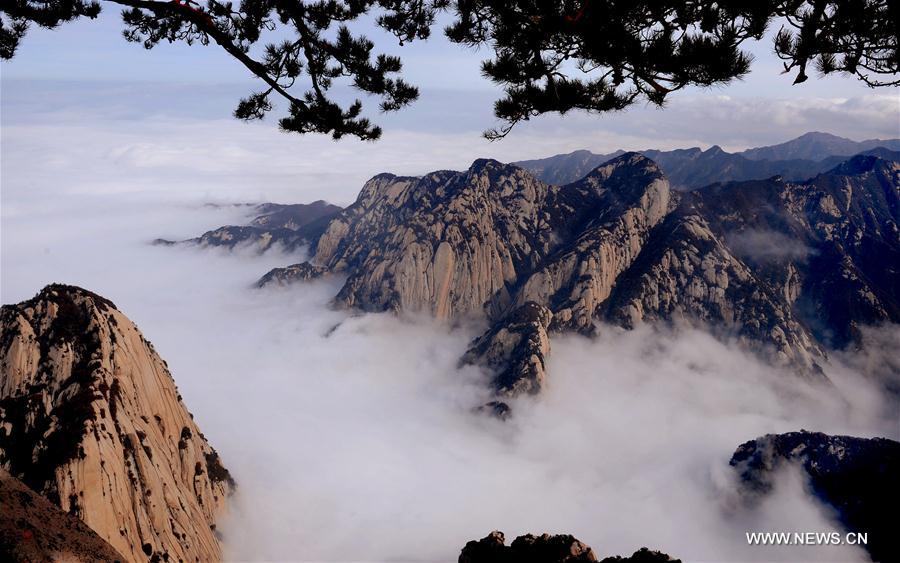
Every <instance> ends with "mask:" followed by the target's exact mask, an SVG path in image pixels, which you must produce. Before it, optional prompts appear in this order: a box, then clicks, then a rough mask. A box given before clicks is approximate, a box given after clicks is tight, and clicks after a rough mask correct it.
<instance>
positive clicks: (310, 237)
mask: <svg viewBox="0 0 900 563" xmlns="http://www.w3.org/2000/svg"><path fill="white" fill-rule="evenodd" d="M340 210H341V208H340V207H338V206H337V205H332V204H330V203H327V202H325V201H322V200H319V201H315V202H313V203H309V204H305V203H297V204H291V205H282V204H278V203H261V204H258V205H254V206H253V212H254V214H255V216H254V218H253V219H252V220H251V221H250V223H249V224H247V225H226V226H224V227H219V228H217V229H213V230H211V231H207V232H205V233H203V234H202V235H200V236H199V237H194V238H191V239H187V240H182V241H174V240H168V239H162V238H160V239H156V240H155V241H153V243H154V244H157V245H164V246H172V245H175V244H195V245H199V246H216V247H225V248H230V249H233V248H235V247H236V246H247V247H253V248H256V249H257V250H258V251H259V252H265V251H267V250H269V249H270V248H272V247H273V246H275V245H280V246H281V248H282V249H284V250H296V249H297V248H299V247H301V246H307V245H311V244H315V241H316V240H318V238H319V237H320V236H321V235H322V231H324V230H325V227H326V226H328V223H329V221H331V219H332V217H334V216H335V215H336V214H337V213H338V212H339V211H340Z"/></svg>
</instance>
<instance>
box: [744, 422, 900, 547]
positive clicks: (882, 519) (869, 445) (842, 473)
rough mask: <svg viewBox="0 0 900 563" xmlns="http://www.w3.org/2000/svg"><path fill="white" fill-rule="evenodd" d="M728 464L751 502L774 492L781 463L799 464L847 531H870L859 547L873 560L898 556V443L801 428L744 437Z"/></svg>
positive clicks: (815, 492) (899, 487)
mask: <svg viewBox="0 0 900 563" xmlns="http://www.w3.org/2000/svg"><path fill="white" fill-rule="evenodd" d="M730 463H731V466H732V467H733V468H734V470H735V472H736V473H737V475H738V476H739V479H740V490H741V491H742V492H743V494H744V495H745V499H746V500H747V501H748V504H750V505H751V506H752V505H755V504H756V502H757V501H758V500H759V499H760V498H762V497H764V496H766V495H770V494H777V493H778V491H777V488H776V487H775V480H776V476H777V474H778V472H779V470H780V469H781V468H783V467H785V466H788V465H794V466H795V467H799V468H800V469H801V470H802V471H803V472H804V473H805V475H806V477H807V478H808V480H809V488H810V490H811V492H812V494H813V495H814V496H815V497H816V498H818V499H819V500H820V501H821V502H823V503H825V504H826V505H828V506H829V507H830V508H831V509H833V510H834V511H835V512H836V513H837V515H838V518H839V520H840V522H841V524H843V525H844V527H845V528H846V529H847V530H848V531H850V532H861V533H868V542H867V543H866V545H864V546H862V547H865V549H866V550H867V551H868V552H869V555H870V556H871V557H872V560H873V561H885V562H887V561H898V560H900V541H898V538H897V534H896V533H895V532H896V525H895V524H894V521H895V520H896V512H897V502H898V501H900V481H898V480H897V475H898V474H900V443H898V442H895V441H893V440H888V439H886V438H872V439H869V438H856V437H853V436H829V435H827V434H822V433H821V432H807V431H805V430H801V431H800V432H788V433H786V434H767V435H765V436H762V437H760V438H757V439H755V440H750V441H749V442H745V443H744V444H741V445H740V446H739V447H738V448H737V450H735V452H734V455H733V456H732V457H731V462H730Z"/></svg>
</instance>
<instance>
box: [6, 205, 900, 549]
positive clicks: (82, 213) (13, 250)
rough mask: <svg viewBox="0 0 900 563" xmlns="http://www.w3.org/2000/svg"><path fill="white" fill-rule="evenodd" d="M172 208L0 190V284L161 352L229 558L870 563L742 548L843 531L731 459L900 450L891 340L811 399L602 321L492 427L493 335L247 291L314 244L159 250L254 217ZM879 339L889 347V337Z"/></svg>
mask: <svg viewBox="0 0 900 563" xmlns="http://www.w3.org/2000/svg"><path fill="white" fill-rule="evenodd" d="M161 200H162V198H160V197H153V196H151V195H148V194H147V193H144V192H139V193H129V192H123V193H120V194H115V195H109V194H101V195H91V194H84V193H79V194H67V195H61V196H60V197H58V198H54V199H52V200H48V199H45V198H37V197H35V198H27V197H20V198H18V199H17V200H15V201H13V202H12V203H14V205H9V203H10V202H9V200H4V206H3V216H2V220H3V221H2V227H3V231H2V251H3V268H2V278H0V280H2V287H0V292H2V301H3V303H14V302H18V301H21V300H23V299H26V298H29V297H31V296H32V295H34V294H35V293H36V292H37V291H38V290H39V289H40V288H41V287H43V286H44V285H46V284H48V283H51V282H62V283H70V284H76V285H80V286H83V287H85V288H88V289H90V290H92V291H95V292H98V293H100V294H101V295H104V296H105V297H108V298H110V299H111V300H112V301H114V302H115V303H116V305H117V306H118V307H119V308H120V309H121V310H122V311H123V312H124V313H125V314H126V315H127V316H129V317H130V318H131V319H132V320H133V321H134V322H135V323H136V324H137V325H138V327H139V328H140V329H141V330H142V332H143V333H144V336H145V337H146V338H147V339H149V340H150V341H151V342H153V344H154V346H155V348H156V350H157V351H158V353H159V354H160V355H161V356H162V358H163V359H165V360H166V361H167V362H168V364H169V367H170V369H171V371H172V374H173V376H174V378H175V381H176V383H177V384H178V386H179V388H180V391H181V393H182V395H183V397H184V401H185V403H186V405H187V406H188V408H189V409H190V410H191V411H192V413H193V414H194V416H195V420H196V421H197V423H198V425H199V426H200V428H201V429H202V430H203V432H204V434H205V435H206V436H207V438H208V439H209V441H210V443H211V444H212V445H213V446H214V447H215V448H217V449H218V450H219V452H220V453H221V455H222V457H223V460H224V462H225V464H226V466H227V467H228V468H229V469H230V470H231V472H232V474H233V475H234V477H235V479H236V480H237V482H238V487H239V488H238V493H237V494H236V496H235V497H234V499H233V503H232V508H231V512H230V514H229V515H228V517H227V518H226V519H225V520H224V522H222V524H221V526H220V527H219V529H220V530H221V531H222V533H223V534H224V538H225V549H226V556H227V558H228V559H229V560H235V561H250V560H253V561H262V560H270V561H276V560H277V561H358V560H367V561H373V560H378V561H386V560H398V561H452V560H455V559H456V557H457V555H458V553H459V550H460V548H461V547H462V546H463V545H464V544H465V543H466V541H468V540H471V539H477V538H480V537H483V536H484V535H486V534H487V533H488V532H490V531H491V530H494V529H500V530H503V531H504V532H505V533H506V534H507V537H514V536H515V535H518V534H522V533H528V532H535V533H541V532H550V533H571V534H573V535H575V536H576V537H578V538H579V539H581V540H582V541H584V542H586V543H588V544H589V545H591V546H592V547H593V548H594V550H595V552H596V553H597V554H598V555H600V556H601V557H602V556H606V555H612V554H628V553H631V552H633V551H635V550H636V549H638V548H639V547H641V546H649V547H651V548H653V549H660V550H663V551H665V552H668V553H670V554H672V555H674V556H676V557H680V558H682V559H683V560H686V561H713V560H715V561H752V560H758V561H773V560H792V561H796V560H804V559H805V560H819V561H821V560H839V561H853V560H860V561H865V560H866V556H865V553H863V552H862V551H860V550H858V549H856V548H852V547H847V546H845V547H835V546H822V547H809V546H807V547H794V548H788V547H783V546H781V547H759V546H753V547H751V546H748V545H747V542H746V540H745V536H744V533H745V532H750V531H770V530H772V531H803V532H805V531H831V530H839V529H840V528H839V527H838V526H837V524H835V522H834V520H833V515H832V514H829V513H828V512H827V511H826V510H824V509H822V508H821V507H820V506H819V505H818V504H816V503H814V502H812V501H811V500H809V497H808V496H807V495H806V494H805V492H804V486H805V484H804V482H803V479H802V477H800V476H799V475H796V474H785V475H783V476H782V478H781V481H780V483H779V486H778V494H776V495H774V496H772V497H770V498H769V499H767V500H765V501H764V502H763V503H762V504H761V505H760V506H758V507H756V508H752V509H751V508H746V507H744V506H743V504H742V503H741V502H740V499H739V498H737V496H736V494H735V492H734V491H735V486H734V485H735V483H734V477H733V474H732V472H731V471H730V469H729V467H728V459H729V458H730V456H731V454H732V452H733V451H734V449H735V448H736V447H737V446H738V445H739V444H741V443H742V442H744V441H746V440H749V439H752V438H755V437H757V436H760V435H762V434H765V433H767V432H785V431H794V430H799V429H801V428H805V429H808V430H818V431H824V432H828V433H843V434H852V435H857V436H886V437H890V438H894V439H896V438H897V437H898V436H897V434H898V432H897V421H896V415H895V414H894V412H895V411H894V412H892V410H891V409H890V405H887V404H885V402H884V400H883V399H882V397H883V394H882V392H881V390H880V388H879V386H878V385H877V384H876V383H874V382H873V381H872V377H873V376H872V375H871V374H873V373H875V374H877V373H884V372H885V371H887V372H894V370H895V368H896V366H893V367H892V366H891V365H890V362H891V361H895V360H891V357H890V356H891V355H890V354H886V355H885V353H884V351H883V350H882V351H881V352H878V349H877V348H876V350H875V352H873V353H872V354H868V355H866V356H863V355H861V354H859V353H851V352H844V353H842V354H834V355H833V356H832V358H833V363H832V364H831V365H829V366H828V367H827V368H826V372H827V374H828V376H829V378H830V379H831V381H832V382H833V384H834V385H833V386H832V387H827V386H811V385H809V384H807V383H805V382H803V381H802V380H801V379H800V378H798V377H796V376H794V375H792V374H790V373H785V372H782V371H778V370H776V369H774V368H772V367H770V366H767V365H765V364H764V363H762V362H760V361H759V360H758V359H756V358H755V357H754V356H752V355H750V354H748V353H745V352H742V351H741V350H740V349H739V348H738V347H737V346H736V345H734V344H729V343H723V342H721V341H719V340H716V339H714V338H712V337H711V336H709V335H708V334H706V333H704V332H702V331H696V330H681V331H679V332H677V333H675V332H672V331H667V330H660V329H653V328H651V327H642V328H639V329H637V330H634V331H630V332H629V331H623V330H620V329H617V328H615V327H609V326H602V327H600V331H599V332H600V336H599V337H597V338H594V339H586V338H583V337H577V336H565V337H557V338H554V340H553V344H552V345H553V352H552V355H551V357H550V360H549V365H548V373H549V378H550V379H549V385H548V387H547V389H546V392H544V393H543V394H542V395H540V396H539V397H536V398H521V399H517V400H514V401H513V402H512V407H513V412H514V415H513V418H512V419H511V420H509V421H506V422H501V421H499V420H496V419H493V418H491V417H488V416H484V415H477V414H474V413H473V412H472V408H473V407H475V406H477V405H479V404H481V403H482V402H484V401H485V400H486V399H487V398H488V397H489V396H490V394H489V390H488V388H487V382H486V376H485V374H483V373H481V372H480V371H479V370H478V369H476V368H474V367H468V368H463V369H459V368H458V367H457V361H458V359H459V357H460V355H461V354H462V353H463V351H464V350H465V348H466V345H467V343H468V341H469V340H470V339H471V338H472V337H473V336H475V335H476V334H478V331H479V330H481V329H482V328H483V327H480V326H449V325H446V324H440V323H437V322H435V321H433V320H431V319H429V318H425V317H419V316H403V317H395V316H393V315H390V314H365V315H360V314H354V313H352V312H348V311H339V310H334V309H332V308H331V307H330V305H329V302H330V299H331V297H332V296H333V295H334V294H335V293H336V292H337V290H338V288H339V287H340V283H341V281H342V280H340V279H329V280H322V281H319V282H314V283H311V284H307V285H296V286H292V287H287V288H271V289H264V290H256V289H253V288H252V287H251V286H252V283H253V282H254V281H255V280H256V279H257V278H258V277H259V276H260V275H262V274H263V273H265V272H266V271H267V270H268V269H270V268H272V267H275V266H280V265H285V264H289V263H293V262H297V261H301V260H302V259H304V258H305V256H304V254H303V252H302V251H301V252H298V253H294V254H287V253H284V252H282V251H278V250H275V251H270V252H267V253H265V254H262V255H259V254H258V253H256V252H254V251H253V249H248V248H245V249H240V248H239V249H237V250H235V251H231V252H229V251H224V250H220V249H202V248H198V247H193V246H183V247H157V246H152V245H150V244H148V241H150V240H152V239H154V238H156V237H159V236H162V237H166V238H182V239H183V238H188V237H190V236H194V235H196V234H199V233H201V232H203V231H204V230H206V229H208V228H212V227H215V226H219V225H222V224H229V223H241V222H244V221H246V220H247V217H246V216H245V215H246V213H247V212H248V209H247V208H246V207H234V206H223V207H212V206H207V205H204V204H205V203H208V202H209V201H208V199H206V198H202V197H196V198H195V199H193V200H192V199H191V198H190V197H188V196H184V197H182V198H180V200H179V202H178V203H171V202H170V201H171V198H168V201H169V202H163V201H161ZM872 330H873V331H875V333H876V334H878V335H880V338H881V339H882V341H883V342H891V341H893V342H896V341H897V338H898V332H897V329H896V327H893V328H891V327H888V328H882V329H879V330H877V331H876V330H875V329H872ZM879 353H880V354H881V355H880V356H879ZM879 370H881V371H880V372H879ZM866 373H868V374H869V375H866Z"/></svg>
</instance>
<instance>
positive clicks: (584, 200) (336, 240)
mask: <svg viewBox="0 0 900 563" xmlns="http://www.w3.org/2000/svg"><path fill="white" fill-rule="evenodd" d="M898 210H900V165H898V163H897V162H894V161H889V160H884V159H882V158H879V157H876V156H872V155H861V156H857V157H853V158H851V159H849V160H848V161H847V162H845V163H842V164H840V165H839V166H837V167H836V168H834V169H833V170H831V171H830V172H827V173H824V174H820V175H819V176H817V177H815V178H812V179H810V180H808V181H805V182H800V183H791V182H785V181H784V180H783V179H781V178H770V179H768V180H759V181H749V182H733V183H729V184H713V185H711V186H707V187H705V188H702V189H699V190H694V191H691V192H687V193H677V192H673V191H672V190H671V189H670V187H669V184H668V181H667V180H666V177H665V175H664V174H663V173H662V172H661V170H660V168H659V167H658V166H657V165H656V164H655V163H654V162H653V161H651V160H649V159H648V158H646V157H645V156H642V155H640V154H637V153H625V154H622V155H620V156H617V157H616V158H613V159H612V160H610V161H608V162H606V163H604V164H603V165H601V166H599V167H597V168H595V169H594V170H592V171H591V172H590V173H589V174H588V175H586V176H585V177H584V178H582V179H581V180H579V181H577V182H574V183H572V184H568V185H565V186H553V185H549V184H545V183H543V182H541V181H539V180H537V179H535V178H534V177H533V176H532V175H531V174H530V173H529V172H527V171H525V170H523V169H521V168H518V167H516V166H512V165H505V164H501V163H499V162H497V161H493V160H477V161H475V162H474V163H473V164H472V166H471V167H470V168H469V169H468V170H467V171H464V172H450V171H440V172H434V173H431V174H427V175H425V176H423V177H420V178H413V177H398V176H393V175H390V174H381V175H378V176H376V177H374V178H373V179H372V180H370V181H369V182H367V183H366V185H365V186H364V187H363V190H362V191H361V193H360V195H359V197H358V199H357V201H356V202H355V203H354V204H353V205H351V206H350V207H348V208H347V209H345V210H343V211H342V212H340V213H338V214H337V215H336V216H335V217H334V219H332V221H331V222H330V223H329V225H328V226H327V228H325V229H324V231H323V234H322V236H321V238H319V239H318V241H317V244H316V253H315V255H314V256H313V258H312V259H311V260H310V263H309V264H306V265H295V266H291V267H289V268H288V269H287V270H284V271H277V270H276V271H273V272H272V273H270V274H269V275H267V277H264V278H263V279H262V280H260V283H269V282H272V281H277V282H278V283H282V284H284V283H289V282H291V281H293V280H305V279H311V278H313V277H317V276H320V275H322V274H324V272H326V271H327V272H341V273H342V274H343V275H345V276H347V280H346V283H345V284H344V286H343V287H342V288H341V290H340V291H339V293H338V294H337V296H336V297H335V303H336V304H337V305H339V306H343V307H353V308H358V309H362V310H370V311H384V310H393V311H401V310H403V311H407V310H413V311H427V312H429V313H431V314H432V315H434V316H436V317H438V318H442V319H448V320H451V319H460V318H467V317H474V318H478V319H487V320H488V322H489V323H490V325H491V326H490V328H489V329H488V331H487V332H486V333H485V334H484V335H482V336H481V337H479V338H477V339H476V340H475V341H473V343H472V346H471V349H470V350H469V352H468V353H467V354H466V356H465V357H464V358H463V361H464V362H465V363H474V364H479V365H482V366H485V367H486V369H487V370H488V371H490V372H491V377H492V379H493V381H494V384H495V387H496V388H497V390H498V392H499V393H500V395H502V396H510V395H515V394H517V393H520V392H527V393H534V392H537V391H538V390H540V388H541V387H542V386H543V385H544V384H545V383H546V382H547V377H546V373H545V367H544V366H545V359H546V356H547V354H548V353H549V349H550V340H551V338H552V336H551V335H552V334H553V333H557V332H563V331H576V332H580V333H583V334H588V335H590V334H592V333H593V332H594V331H595V326H596V323H597V322H598V321H599V322H609V323H614V324H617V325H619V326H622V327H625V328H633V327H635V326H637V325H638V324H640V323H644V322H651V323H665V324H671V325H676V326H677V325H685V324H686V325H690V326H698V327H704V328H708V329H710V330H711V331H712V332H713V333H714V334H717V335H719V336H720V337H722V338H725V339H729V340H731V339H736V340H737V341H739V342H741V343H743V344H744V345H746V346H747V347H748V348H750V349H752V350H754V351H755V352H757V353H759V354H761V355H763V356H765V357H766V358H767V359H770V360H773V361H774V362H775V363H776V364H779V365H783V366H786V367H788V368H790V369H792V370H794V371H796V372H798V373H800V374H802V375H805V376H807V377H810V378H812V379H819V380H822V379H824V377H823V375H822V370H821V365H822V364H823V363H824V362H825V361H827V358H826V354H825V349H826V348H829V347H838V348H840V347H843V346H846V345H848V344H850V343H858V342H859V341H860V334H861V328H862V327H863V326H865V325H870V324H879V323H885V322H900V289H898V288H900V272H898V271H896V269H892V268H885V267H884V264H893V263H898V262H900V234H898V233H900V229H898V226H897V225H898V221H900V217H898V213H900V211H898ZM523 318H529V319H531V320H528V321H523ZM546 319H549V325H546V326H545V324H544V322H543V321H544V320H546Z"/></svg>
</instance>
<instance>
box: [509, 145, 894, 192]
mask: <svg viewBox="0 0 900 563" xmlns="http://www.w3.org/2000/svg"><path fill="white" fill-rule="evenodd" d="M896 151H900V139H885V140H881V139H871V140H867V141H859V142H857V141H852V140H850V139H845V138H843V137H837V136H835V135H831V134H828V133H807V134H805V135H802V136H800V137H797V138H796V139H793V140H791V141H788V142H786V143H781V144H779V145H772V146H769V147H759V148H754V149H748V150H745V151H742V152H737V153H729V152H726V151H724V150H722V148H721V147H719V146H713V147H711V148H709V149H707V150H705V151H704V150H701V149H699V148H697V147H694V148H690V149H676V150H671V151H661V150H656V149H648V150H644V151H638V152H640V153H641V154H643V155H644V156H646V157H648V158H650V159H652V160H653V161H654V162H656V163H657V164H658V165H659V166H660V168H661V169H662V171H663V172H664V173H665V174H666V176H667V177H668V178H669V181H670V182H671V183H672V187H673V188H675V189H679V190H684V189H693V188H700V187H703V186H706V185H709V184H712V183H715V182H730V181H737V180H764V179H766V178H771V177H773V176H782V177H784V178H785V179H786V180H794V181H796V180H805V179H807V178H811V177H813V176H815V175H816V174H820V173H822V172H826V171H828V170H830V169H832V168H834V167H835V166H836V165H837V164H839V163H840V162H841V161H843V160H846V158H847V157H849V156H853V155H856V154H872V155H875V156H880V157H882V158H886V159H896V158H897V157H898V156H900V153H898V152H896ZM623 153H624V151H622V150H618V151H614V152H612V153H609V154H594V153H592V152H590V151H587V150H579V151H575V152H571V153H568V154H558V155H556V156H551V157H548V158H541V159H537V160H522V161H519V162H515V163H513V164H516V165H518V166H521V167H522V168H525V169H526V170H530V171H531V172H533V173H534V174H535V175H536V176H537V177H538V178H539V179H540V180H543V181H544V182H547V183H550V184H569V183H571V182H574V181H576V180H579V179H580V178H583V177H584V176H585V175H586V174H587V173H588V172H590V171H591V170H593V169H594V168H596V167H597V166H599V165H600V164H602V163H604V162H606V161H607V160H610V159H611V158H615V157H617V156H619V155H621V154H623Z"/></svg>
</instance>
